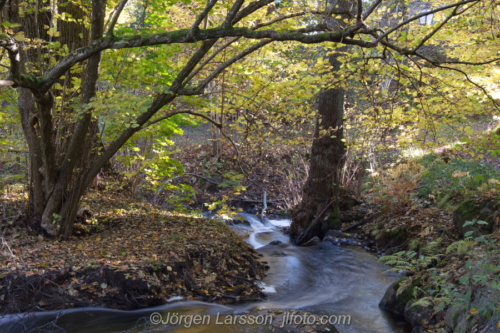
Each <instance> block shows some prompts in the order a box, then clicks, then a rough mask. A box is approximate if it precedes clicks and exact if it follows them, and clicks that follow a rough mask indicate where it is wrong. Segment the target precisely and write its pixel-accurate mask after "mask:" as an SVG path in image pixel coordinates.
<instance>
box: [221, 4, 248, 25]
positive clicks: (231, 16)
mask: <svg viewBox="0 0 500 333" xmlns="http://www.w3.org/2000/svg"><path fill="white" fill-rule="evenodd" d="M244 2H245V0H236V2H235V3H234V5H233V7H232V8H231V10H230V11H229V13H228V14H227V17H226V20H225V21H224V26H225V27H231V26H232V25H233V20H234V18H235V16H236V14H237V13H238V11H239V10H240V8H241V6H243V3H244Z"/></svg>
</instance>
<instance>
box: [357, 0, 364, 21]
mask: <svg viewBox="0 0 500 333" xmlns="http://www.w3.org/2000/svg"><path fill="white" fill-rule="evenodd" d="M362 15H363V0H358V13H357V15H356V21H358V22H362V21H363V16H362Z"/></svg>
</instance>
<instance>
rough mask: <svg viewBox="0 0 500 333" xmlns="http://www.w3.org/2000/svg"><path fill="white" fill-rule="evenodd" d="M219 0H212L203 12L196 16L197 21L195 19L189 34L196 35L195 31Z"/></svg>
mask: <svg viewBox="0 0 500 333" xmlns="http://www.w3.org/2000/svg"><path fill="white" fill-rule="evenodd" d="M217 1H218V0H210V1H209V3H208V4H207V6H206V7H205V9H204V10H203V12H201V14H200V15H199V16H198V17H197V18H196V21H194V23H193V25H192V27H191V30H190V31H189V35H191V36H192V35H194V34H195V32H196V31H197V30H198V29H199V26H200V24H201V22H202V21H203V20H204V19H205V17H207V15H208V13H210V11H211V10H212V8H213V7H214V6H215V4H216V3H217Z"/></svg>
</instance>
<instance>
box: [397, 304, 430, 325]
mask: <svg viewBox="0 0 500 333" xmlns="http://www.w3.org/2000/svg"><path fill="white" fill-rule="evenodd" d="M433 312H434V309H433V307H432V306H431V305H430V306H423V305H415V304H413V302H408V303H406V307H405V319H406V321H407V322H409V323H410V325H411V326H413V327H418V326H428V325H434V324H436V319H435V318H434V317H433Z"/></svg>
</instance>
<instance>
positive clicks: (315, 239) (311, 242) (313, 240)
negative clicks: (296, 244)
mask: <svg viewBox="0 0 500 333" xmlns="http://www.w3.org/2000/svg"><path fill="white" fill-rule="evenodd" d="M319 243H321V239H319V237H318V236H315V237H313V238H311V239H310V240H308V241H307V242H306V243H304V244H302V245H301V246H303V247H308V246H314V245H318V244H319Z"/></svg>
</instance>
